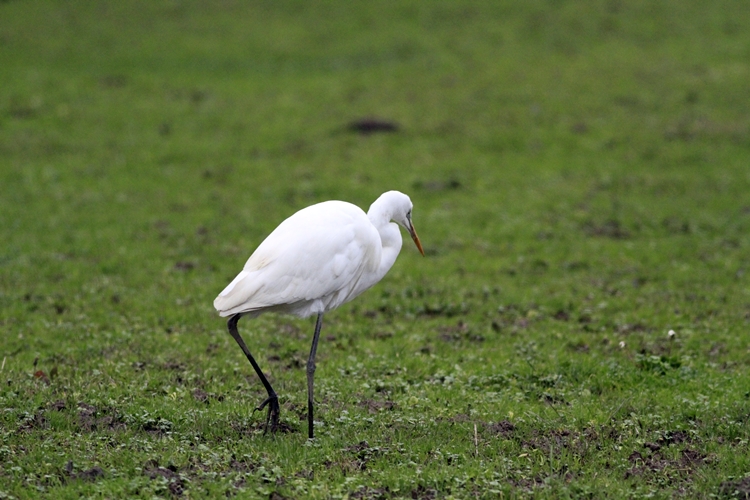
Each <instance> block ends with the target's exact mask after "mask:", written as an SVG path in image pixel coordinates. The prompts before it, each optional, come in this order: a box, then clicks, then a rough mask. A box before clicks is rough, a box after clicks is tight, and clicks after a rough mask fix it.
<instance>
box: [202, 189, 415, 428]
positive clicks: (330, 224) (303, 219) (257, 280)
mask: <svg viewBox="0 0 750 500" xmlns="http://www.w3.org/2000/svg"><path fill="white" fill-rule="evenodd" d="M411 211H412V203H411V200H410V199H409V197H408V196H406V195H405V194H403V193H400V192H398V191H388V192H386V193H383V194H382V195H381V196H380V197H379V198H378V199H377V200H375V202H374V203H373V204H372V205H371V206H370V210H369V211H368V212H367V214H365V213H364V212H363V211H362V209H360V208H359V207H357V206H356V205H352V204H351V203H346V202H343V201H326V202H323V203H318V204H316V205H312V206H310V207H307V208H304V209H302V210H300V211H299V212H297V213H295V214H294V215H292V216H291V217H289V218H288V219H286V220H285V221H284V222H282V223H281V224H280V225H279V226H278V227H277V228H276V229H275V230H274V231H273V232H272V233H271V234H270V235H269V236H268V237H267V238H266V239H265V240H264V241H263V242H262V243H261V244H260V245H259V246H258V248H257V249H256V250H255V252H253V254H252V255H251V256H250V258H249V259H248V260H247V262H246V263H245V267H244V269H243V270H242V271H241V272H240V273H239V274H238V275H237V276H236V277H235V278H234V280H232V282H231V283H229V285H227V287H226V288H224V290H223V291H222V292H221V293H220V294H219V296H218V297H216V299H215V300H214V307H215V308H216V310H217V311H219V314H220V315H221V316H229V317H230V319H229V322H228V326H229V331H230V333H231V334H232V336H233V337H234V338H235V340H237V342H238V344H239V345H240V347H241V348H242V350H243V351H244V352H245V355H246V356H247V357H248V359H249V360H250V362H251V363H252V365H253V367H254V368H255V370H256V372H257V373H258V376H259V377H260V379H261V382H263V384H264V386H265V387H266V390H267V391H268V396H269V397H268V399H266V400H265V401H264V402H263V403H262V404H261V406H260V407H259V409H262V408H263V407H264V406H265V405H266V404H270V407H269V414H268V419H269V420H270V421H271V424H272V429H275V428H276V426H277V425H278V412H279V410H278V402H277V397H276V394H275V392H273V389H272V388H271V386H270V384H269V383H268V382H267V380H266V379H265V376H264V375H263V373H262V371H261V370H260V368H259V367H258V366H257V363H256V362H255V360H254V359H253V358H252V356H251V355H250V352H249V351H248V350H247V347H246V346H245V345H244V342H243V341H242V338H241V337H240V336H239V332H237V328H236V327H237V321H238V320H239V318H240V317H241V316H250V317H254V316H257V315H258V314H261V313H263V312H268V311H274V312H280V313H287V314H294V315H297V316H300V317H308V316H311V315H314V314H317V315H318V321H317V323H316V329H315V334H314V335H313V345H312V349H311V350H310V358H309V360H308V420H309V436H310V437H311V438H312V437H313V431H312V373H313V372H314V370H315V361H314V359H315V351H316V350H317V342H318V336H319V334H320V326H321V324H322V317H323V313H325V312H327V311H330V310H332V309H335V308H336V307H338V306H340V305H341V304H344V303H346V302H349V301H350V300H352V299H353V298H355V297H356V296H358V295H359V294H361V293H362V292H364V291H365V290H367V289H368V288H370V287H372V286H373V285H375V284H376V283H377V282H378V281H380V280H381V279H382V278H383V276H385V274H386V273H387V272H388V270H389V269H390V268H391V267H392V266H393V263H394V262H395V261H396V257H397V256H398V253H399V251H400V250H401V232H400V231H399V229H398V226H399V225H400V226H402V227H403V228H404V229H406V230H407V231H408V232H409V234H410V235H411V237H412V239H413V240H414V243H415V244H416V245H417V248H418V249H419V251H420V252H421V253H422V255H424V252H423V250H422V244H421V243H420V241H419V237H418V236H417V233H416V231H415V230H414V226H413V224H412V222H411ZM391 221H394V222H395V224H394V223H393V222H391Z"/></svg>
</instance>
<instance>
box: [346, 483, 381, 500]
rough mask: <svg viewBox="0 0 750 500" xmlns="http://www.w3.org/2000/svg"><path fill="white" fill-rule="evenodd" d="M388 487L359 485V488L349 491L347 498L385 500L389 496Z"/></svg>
mask: <svg viewBox="0 0 750 500" xmlns="http://www.w3.org/2000/svg"><path fill="white" fill-rule="evenodd" d="M388 493H389V490H388V488H387V487H386V488H371V487H369V486H360V488H359V489H357V490H355V491H353V492H351V493H349V498H352V499H356V500H385V499H386V498H390V495H389V494H388Z"/></svg>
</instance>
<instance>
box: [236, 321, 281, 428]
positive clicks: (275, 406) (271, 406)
mask: <svg viewBox="0 0 750 500" xmlns="http://www.w3.org/2000/svg"><path fill="white" fill-rule="evenodd" d="M241 316H242V315H241V314H235V315H234V316H232V317H231V318H229V321H227V328H229V334H230V335H231V336H232V338H234V340H236V341H237V344H239V346H240V349H242V352H244V353H245V356H247V360H248V361H250V364H251V365H253V368H254V369H255V373H257V374H258V378H260V381H261V382H262V383H263V387H265V388H266V392H267V393H268V397H267V398H266V399H265V401H263V402H262V403H261V404H260V406H258V407H257V408H256V409H255V411H261V410H263V408H265V407H266V405H268V416H267V417H266V429H265V431H264V433H265V432H268V424H269V422H270V423H271V432H272V433H274V432H276V429H277V428H278V426H279V413H280V409H279V398H278V397H277V396H276V392H275V391H274V390H273V387H271V384H269V383H268V380H267V379H266V376H265V375H263V372H262V371H261V369H260V366H258V363H256V362H255V358H253V355H252V354H250V351H249V350H248V348H247V346H246V345H245V341H244V340H242V337H240V332H238V331H237V322H238V321H239V320H240V317H241Z"/></svg>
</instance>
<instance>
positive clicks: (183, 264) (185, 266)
mask: <svg viewBox="0 0 750 500" xmlns="http://www.w3.org/2000/svg"><path fill="white" fill-rule="evenodd" d="M193 269H195V264H194V263H193V262H189V261H184V260H181V261H178V262H176V263H175V265H174V270H175V271H192V270H193Z"/></svg>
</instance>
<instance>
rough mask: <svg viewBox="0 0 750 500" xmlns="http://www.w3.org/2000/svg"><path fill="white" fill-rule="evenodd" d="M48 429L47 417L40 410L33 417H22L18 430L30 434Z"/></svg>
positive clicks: (26, 415)
mask: <svg viewBox="0 0 750 500" xmlns="http://www.w3.org/2000/svg"><path fill="white" fill-rule="evenodd" d="M48 428H49V422H48V421H47V417H45V416H44V410H39V411H37V412H36V413H34V414H33V415H29V414H25V415H24V416H23V417H22V420H21V425H19V427H18V430H19V431H25V432H30V431H34V430H41V429H48Z"/></svg>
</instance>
